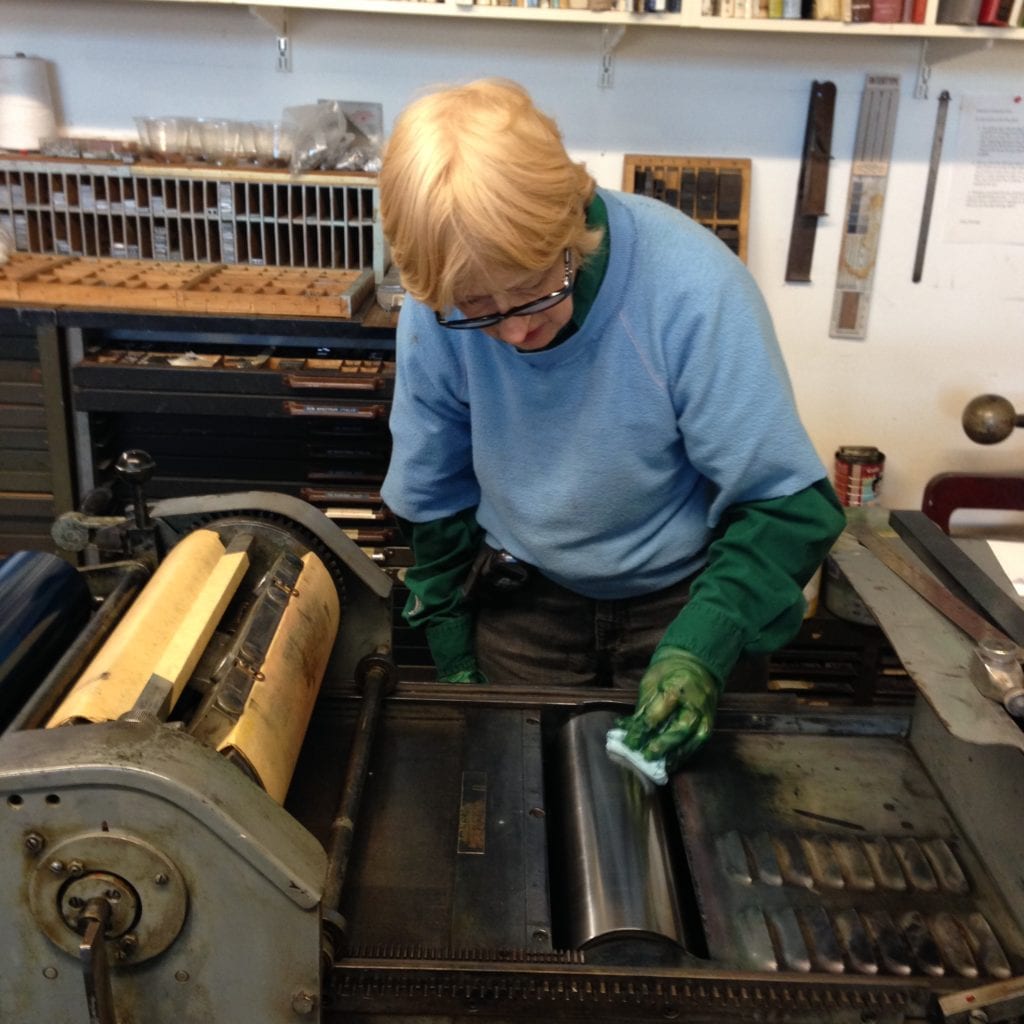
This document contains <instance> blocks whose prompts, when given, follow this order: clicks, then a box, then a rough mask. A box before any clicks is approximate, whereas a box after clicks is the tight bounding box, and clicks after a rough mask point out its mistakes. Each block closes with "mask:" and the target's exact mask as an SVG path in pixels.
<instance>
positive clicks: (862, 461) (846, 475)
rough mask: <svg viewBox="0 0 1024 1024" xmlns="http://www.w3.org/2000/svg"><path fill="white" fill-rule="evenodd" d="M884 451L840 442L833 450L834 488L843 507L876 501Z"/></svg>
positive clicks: (883, 463) (874, 502) (870, 503)
mask: <svg viewBox="0 0 1024 1024" xmlns="http://www.w3.org/2000/svg"><path fill="white" fill-rule="evenodd" d="M884 469H885V453H884V452H880V451H879V450H878V449H877V448H875V447H872V446H869V445H852V444H848V445H841V446H840V447H839V448H838V449H837V450H836V468H835V488H836V494H838V495H839V502H840V504H842V505H844V506H846V507H847V508H857V507H859V506H861V505H876V504H877V503H878V496H879V492H880V491H881V489H882V472H883V470H884Z"/></svg>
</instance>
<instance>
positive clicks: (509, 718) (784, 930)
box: [0, 467, 1024, 1024]
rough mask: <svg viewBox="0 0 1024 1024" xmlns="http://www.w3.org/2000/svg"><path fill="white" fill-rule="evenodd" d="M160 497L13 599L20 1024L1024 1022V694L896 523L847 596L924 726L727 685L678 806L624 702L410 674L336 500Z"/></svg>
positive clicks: (6, 832)
mask: <svg viewBox="0 0 1024 1024" xmlns="http://www.w3.org/2000/svg"><path fill="white" fill-rule="evenodd" d="M130 468H131V467H129V469H130ZM136 468H139V467H136ZM143 468H144V467H143ZM137 497H138V498H139V500H137V501H136V503H135V506H134V508H133V509H132V510H131V512H130V513H129V514H128V515H126V516H124V517H121V518H120V519H118V518H117V517H109V518H107V519H104V520H102V521H100V520H99V519H98V518H97V517H93V519H91V520H90V519H89V517H86V516H78V515H71V516H69V517H65V518H64V520H63V521H62V522H61V523H58V527H57V531H56V533H55V536H58V537H63V538H64V539H65V541H68V538H69V537H72V536H75V535H80V536H79V540H80V541H81V540H82V537H84V536H85V535H88V537H89V538H91V539H93V540H95V537H96V536H97V533H98V531H102V530H105V531H107V536H108V541H109V536H110V531H113V532H114V535H115V536H116V538H117V540H118V543H119V544H121V545H122V548H123V550H122V551H121V557H113V556H112V554H111V549H110V547H109V544H108V552H107V556H106V558H105V560H101V561H99V562H97V563H96V564H91V565H87V566H86V567H84V568H81V569H72V568H71V567H70V566H69V564H68V563H67V562H63V561H62V560H60V559H56V558H55V557H53V559H52V560H53V562H54V563H56V562H60V563H61V565H60V566H59V567H55V566H53V565H50V564H49V563H46V564H44V565H40V566H36V565H33V566H31V567H29V568H26V570H25V575H26V585H25V586H24V587H22V588H21V589H15V590H13V591H11V592H9V594H10V593H13V594H15V595H18V602H19V607H20V605H21V604H23V605H24V606H25V607H28V606H29V605H30V604H31V600H30V597H31V596H32V595H31V594H29V592H30V591H31V589H32V588H31V587H29V586H28V582H29V581H30V578H31V579H34V580H35V582H36V583H37V584H38V586H36V588H35V589H36V590H39V591H40V592H42V591H45V590H46V589H47V587H49V591H50V592H51V594H53V595H57V596H54V598H53V600H54V601H55V608H56V611H55V612H54V613H53V614H50V615H48V616H45V615H44V616H41V617H40V624H38V625H37V626H35V627H33V629H32V630H31V631H29V632H27V633H26V635H25V636H24V637H19V638H18V639H19V643H20V649H21V650H22V653H24V652H26V651H29V650H30V649H32V648H33V647H34V648H35V650H36V654H40V653H44V654H45V655H46V656H47V657H45V658H42V659H39V658H37V659H36V660H35V661H30V660H29V659H28V658H22V659H21V660H20V661H19V662H18V665H19V671H18V673H13V674H11V675H10V676H9V677H8V678H4V677H2V676H0V684H2V685H0V699H2V700H4V701H5V702H6V703H0V716H2V717H0V723H2V725H3V729H4V731H3V734H2V736H0V865H2V872H3V885H2V887H0V894H2V895H0V949H2V950H3V958H2V967H0V1020H2V1021H4V1022H11V1024H15V1022H17V1024H44V1022H45V1024H50V1022H58V1021H59V1022H62V1024H63V1022H69V1024H71V1022H82V1024H86V1022H97V1024H115V1022H116V1024H143V1022H145V1024H159V1022H164V1021H167V1022H171V1021H174V1022H177V1021H210V1022H215V1024H254V1022H265V1024H272V1022H287V1021H324V1022H328V1021H353V1020H364V1019H365V1020H366V1021H371V1020H373V1021H381V1022H385V1021H395V1022H404V1024H414V1022H415V1024H419V1022H424V1021H430V1020H437V1021H442V1020H444V1021H454V1020H459V1021H466V1020H469V1019H471V1018H477V1019H480V1018H486V1019H489V1020H492V1021H518V1020H523V1019H529V1020H536V1019H542V1020H562V1019H566V1020H576V1019H590V1020H596V1019H599V1020H608V1021H665V1020H668V1021H671V1020H676V1019H679V1020H691V1021H707V1022H712V1021H722V1022H725V1021H730V1022H732V1021H779V1022H789V1021H793V1022H821V1021H828V1022H833V1021H834V1022H847V1021H849V1022H857V1024H867V1022H888V1021H892V1022H896V1021H918V1020H921V1021H924V1020H929V1021H942V1020H946V1021H957V1022H959V1021H968V1020H970V1021H975V1022H984V1021H993V1022H994V1021H1003V1020H1015V1019H1020V1016H1021V1014H1022V1013H1024V977H1022V976H1024V875H1022V865H1024V831H1022V829H1021V826H1020V808H1021V806H1022V805H1024V732H1022V731H1021V728H1020V724H1019V720H1018V719H1016V718H1015V717H1014V716H1013V714H1011V713H1010V711H1011V710H1013V711H1014V712H1016V710H1017V707H1016V706H1015V705H1014V704H1013V700H1014V699H1015V698H1014V695H1013V693H1011V692H1010V691H1011V690H1012V689H1013V686H1014V685H1016V684H1015V683H1014V682H1013V673H1012V669H1013V668H1014V667H1015V668H1016V670H1017V674H1018V675H1019V670H1020V664H1019V662H1017V661H1013V660H1012V659H1011V661H1012V664H1011V666H1010V669H1008V670H1007V671H1008V672H1009V675H1006V673H1004V675H1006V678H1008V679H1009V680H1010V681H1009V683H1006V680H1005V679H1003V683H1004V685H1003V689H1002V691H999V690H998V688H997V689H996V690H995V691H994V692H988V693H985V692H983V691H982V688H980V685H979V678H980V677H979V672H981V674H982V676H984V675H985V673H986V672H988V675H989V677H990V678H989V682H990V683H991V682H992V678H994V676H993V671H994V670H993V669H992V666H991V665H985V664H982V665H981V666H980V668H979V664H978V658H979V655H978V645H977V643H976V641H975V640H974V639H972V638H971V637H970V636H969V635H968V634H966V633H965V632H964V631H963V629H962V628H959V627H958V626H955V625H953V624H952V623H951V622H950V621H949V619H948V617H947V615H945V614H943V613H942V612H940V611H939V610H937V609H936V608H935V607H933V605H932V604H931V603H929V602H928V601H927V600H926V599H925V598H923V597H922V596H920V595H919V594H918V593H916V592H915V591H914V590H913V589H911V587H910V586H909V585H908V584H907V583H905V582H904V581H903V580H901V579H900V578H898V576H897V575H895V574H894V572H893V570H892V569H891V568H890V567H889V566H887V565H886V564H884V563H883V561H882V559H881V557H880V556H879V554H878V553H877V552H876V551H874V550H871V548H870V546H869V545H867V543H866V541H867V540H868V538H869V536H871V537H874V538H876V540H877V539H878V538H881V541H882V542H883V543H884V544H885V545H888V546H889V547H890V548H894V549H897V550H899V551H900V553H901V555H902V557H904V558H905V559H908V560H910V561H911V562H912V563H914V564H916V565H917V566H918V567H923V566H924V565H925V562H924V561H923V560H921V559H920V558H919V557H918V556H917V555H915V554H914V553H913V551H912V549H911V545H910V544H909V543H908V542H905V541H904V540H899V539H896V538H894V537H893V536H891V531H890V529H889V525H890V524H887V523H886V522H885V521H884V516H883V517H882V518H881V519H870V518H866V519H865V520H864V521H863V522H862V523H861V524H860V526H859V528H858V530H859V532H856V531H848V532H847V533H846V534H844V535H843V537H842V538H840V541H839V542H838V544H837V545H836V548H835V550H834V551H833V554H832V556H831V557H830V561H829V579H828V583H829V585H831V586H834V587H836V588H837V589H836V591H835V592H836V593H837V594H842V595H845V596H844V600H845V601H846V602H847V603H848V605H849V606H850V607H851V608H853V609H855V613H854V614H855V615H859V616H862V617H866V619H865V621H867V622H871V623H874V622H877V623H878V625H879V626H881V629H882V630H883V631H884V633H885V636H886V637H887V639H888V641H889V642H891V644H892V647H893V649H894V650H895V652H896V653H897V654H898V656H899V659H900V661H901V662H902V664H903V666H904V668H905V669H906V671H907V672H908V673H909V675H910V677H912V679H913V682H914V684H915V686H916V696H915V697H913V699H912V700H907V701H906V702H904V703H902V704H894V705H892V706H882V705H870V706H864V705H857V704H855V703H852V704H851V703H850V702H841V701H836V702H833V701H829V700H824V699H817V698H815V697H813V695H812V696H811V697H808V698H800V697H799V696H794V695H793V694H792V693H789V694H779V693H773V692H768V691H764V692H760V693H737V694H729V693H727V695H726V697H725V698H724V700H723V704H722V707H721V709H720V712H719V716H718V720H717V724H716V730H715V733H714V735H713V737H712V739H711V741H710V743H709V744H708V746H707V747H706V748H705V749H704V750H703V751H702V752H701V753H700V755H699V756H698V757H696V758H695V759H694V760H693V761H692V762H691V763H689V764H688V765H686V766H685V767H684V769H683V770H682V771H680V772H679V773H677V774H676V775H675V776H674V778H672V779H671V780H670V782H669V785H668V786H666V787H663V788H660V789H658V788H655V787H653V786H651V784H650V783H647V782H644V781H641V780H640V779H639V778H638V777H636V776H634V775H633V774H632V773H631V772H630V771H629V770H628V769H626V768H623V767H620V766H618V765H614V764H612V763H611V762H610V761H609V760H608V758H607V756H606V754H605V751H604V735H605V732H606V731H607V728H608V727H609V725H610V723H612V722H613V721H614V720H615V718H616V716H617V715H619V714H623V713H625V712H627V711H628V710H629V709H630V708H631V706H632V698H633V695H632V694H630V693H627V692H622V693H619V692H615V691H606V690H589V691H558V692H534V691H524V690H515V689H511V688H503V687H502V685H501V681H500V680H496V681H494V682H493V684H492V685H490V686H486V687H461V686H450V685H449V686H445V685H439V684H436V683H430V682H423V681H415V680H408V679H403V678H402V674H401V671H400V670H399V669H398V668H396V666H395V664H394V662H393V658H392V621H393V607H392V604H393V594H392V589H393V579H392V577H391V576H389V575H387V574H386V573H385V572H384V571H382V570H381V569H380V568H379V567H378V566H377V565H375V564H374V563H373V562H372V561H371V560H370V558H368V557H367V556H366V555H365V554H364V553H363V551H362V550H361V549H359V548H358V547H357V546H356V545H355V544H354V543H353V542H352V541H350V540H349V539H348V537H346V536H345V535H344V534H343V532H342V531H341V530H339V529H338V528H337V527H336V526H335V525H333V524H332V523H331V522H330V521H329V520H328V519H326V518H325V517H324V516H323V515H322V514H321V513H320V512H319V511H317V510H315V509H313V508H312V507H311V506H309V505H306V504H304V503H303V502H301V501H299V500H298V499H296V498H292V497H286V496H282V495H275V494H268V493H259V492H249V493H244V494H227V495H219V496H215V497H200V498H172V499H166V500H162V501H158V502H155V503H154V504H152V505H147V503H146V502H145V500H144V499H141V496H140V495H137ZM900 515H902V514H900ZM902 522H903V523H904V525H906V524H908V523H909V524H910V528H911V529H910V532H914V531H915V530H916V532H917V534H918V535H920V536H925V537H928V536H930V534H928V531H927V530H925V529H924V528H923V526H922V524H921V523H919V522H916V521H915V519H914V516H913V514H907V515H906V516H905V517H904V519H903V520H902ZM910 532H908V533H905V536H906V537H908V538H909V537H910ZM68 546H71V547H74V546H76V545H75V544H73V543H70V542H68ZM77 546H81V544H80V543H79V544H78V545H77ZM915 550H923V549H922V548H921V547H920V545H916V546H915ZM51 557H52V556H46V558H51ZM18 568H19V567H18V566H14V565H12V566H9V567H8V570H9V571H10V570H17V569H18ZM933 568H934V566H933ZM83 583H84V584H85V586H83V585H82V584H83ZM76 589H77V590H78V591H80V592H81V593H79V594H77V595H76ZM82 593H84V594H85V598H84V600H85V603H86V604H87V606H88V607H87V609H86V613H85V614H84V615H80V618H81V621H80V622H79V621H76V622H75V628H74V629H73V630H71V634H72V635H70V636H69V635H60V634H59V631H57V630H55V629H54V628H52V627H54V624H55V623H56V622H59V621H63V622H65V623H67V622H68V621H71V620H73V619H74V615H75V614H78V613H73V612H72V609H71V603H72V602H74V601H77V602H78V606H79V608H80V607H81V605H82V601H83V598H82V596H81V594H82ZM26 594H29V596H28V597H26ZM60 602H66V603H65V604H61V603H60ZM13 608H14V605H13V604H12V605H11V609H12V610H13ZM1016 610H1017V612H1018V613H1019V611H1020V609H1019V607H1018V608H1017V609H1016ZM1011 617H1012V616H1011ZM43 620H45V623H44V621H43ZM4 621H7V622H10V621H11V618H10V616H8V618H7V619H5V620H4ZM44 625H45V627H46V628H43V627H44ZM1000 626H1001V627H1002V629H1003V630H1006V631H1007V632H1011V631H1012V630H1014V629H1016V628H1017V626H1016V623H1015V622H1009V620H1003V621H1001V622H1000ZM67 632H68V631H67V630H65V634H66V633H67ZM43 648H45V650H42V649H43ZM19 673H20V675H19ZM995 675H996V676H998V673H997V672H996V673H995ZM999 678H1001V679H1002V678H1003V677H999ZM998 681H999V680H998V679H997V682H998ZM11 694H15V695H16V696H14V697H12V696H11ZM1000 695H1002V696H1003V697H1005V698H1006V699H1005V700H1000V699H998V698H999V697H1000Z"/></svg>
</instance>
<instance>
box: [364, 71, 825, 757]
mask: <svg viewBox="0 0 1024 1024" xmlns="http://www.w3.org/2000/svg"><path fill="white" fill-rule="evenodd" d="M380 187H381V213H382V218H383V226H384V233H385V235H386V236H387V238H388V240H389V242H390V244H391V249H392V255H393V258H394V261H395V263H396V264H397V265H398V267H399V269H400V271H401V275H402V283H403V285H404V287H405V288H406V290H407V293H408V295H407V299H406V302H405V304H404V306H403V308H402V313H401V317H400V320H399V326H398V343H397V377H396V389H395V398H394V405H393V409H392V414H391V430H392V435H393V439H394V450H393V456H392V460H391V464H390V468H389V471H388V475H387V479H386V480H385V483H384V489H383V494H384V499H385V501H386V502H387V503H388V505H389V506H390V507H391V509H392V510H393V511H394V512H395V514H396V515H397V516H398V517H399V518H400V519H401V520H402V521H403V526H404V528H405V529H406V531H407V534H408V536H409V539H410V544H411V546H412V548H413V551H414V554H415V558H416V565H415V567H414V568H413V569H412V570H410V572H409V573H408V576H407V583H408V586H409V589H410V591H411V596H410V601H409V604H408V605H407V607H406V617H407V619H408V621H409V622H410V623H412V624H414V625H420V624H421V625H423V626H424V627H425V628H426V635H427V639H428V642H429V644H430V648H431V652H432V654H433V656H434V660H435V663H436V666H437V669H438V677H439V678H440V679H442V680H448V681H451V682H482V681H484V680H490V681H492V682H495V683H501V684H503V685H523V686H536V687H547V686H559V685H562V686H580V685H615V686H636V685H639V692H638V697H637V710H636V713H635V714H634V715H633V716H632V718H631V719H628V720H627V721H626V723H625V726H626V732H625V737H624V743H625V746H626V748H627V749H628V750H632V751H635V752H636V754H637V758H638V759H639V760H641V761H643V760H645V759H646V761H647V762H650V763H652V764H653V763H655V762H658V763H660V768H661V769H664V768H666V767H668V768H671V767H673V766H674V765H676V764H679V763H681V761H682V760H684V759H685V758H686V757H688V756H690V755H691V754H692V753H694V752H695V751H696V750H697V749H698V747H699V746H700V745H701V744H702V743H703V742H704V740H705V739H706V738H707V736H708V734H709V732H710V729H711V725H712V722H713V718H714V714H715V709H716V706H717V701H718V696H719V693H720V692H721V689H722V686H723V685H724V682H725V679H726V678H727V676H728V675H729V672H730V671H731V669H732V668H733V666H734V664H735V662H736V660H737V659H738V657H739V656H740V655H741V654H743V653H756V652H765V651H769V650H772V649H774V648H775V647H777V646H779V645H780V644H782V643H785V642H786V641H787V640H789V639H790V638H791V637H792V635H793V634H794V633H795V631H796V629H797V628H798V627H799V624H800V621H801V618H802V615H803V610H804V603H803V597H802V588H803V586H804V585H805V583H806V582H807V580H808V579H809V578H810V577H811V575H812V574H813V572H814V571H815V569H816V568H817V567H818V565H819V564H820V562H821V560H822V558H823V557H824V555H825V553H826V552H827V550H828V548H829V547H830V545H831V543H832V542H833V540H834V539H835V537H836V536H837V535H838V533H839V532H840V530H841V529H842V526H843V521H844V520H843V515H842V511H841V508H840V506H839V504H838V501H837V500H836V497H835V494H834V493H833V491H832V488H831V486H830V485H829V484H828V481H827V479H826V477H825V472H824V468H823V466H822V464H821V462H820V460H819V459H818V457H817V455H816V454H815V452H814V449H813V446H812V445H811V443H810V441H809V439H808V437H807V435H806V433H805V431H804V429H803V427H802V426H801V424H800V421H799V418H798V416H797V413H796V409H795V406H794V403H793V398H792V394H791V391H790V386H789V382H788V379H787V376H786V372H785V367H784V365H783V362H782V358H781V355H780V352H779V348H778V343H777V341H776V338H775V335H774V331H773V328H772V325H771V321H770V318H769V315H768V312H767V309H766V307H765V304H764V301H763V299H762V298H761V295H760V293H759V292H758V290H757V287H756V285H755V284H754V282H753V280H752V278H751V277H750V275H749V274H748V273H747V271H746V269H745V268H744V266H743V265H742V263H741V262H740V261H739V260H738V259H736V257H735V256H734V255H733V254H732V253H731V252H729V251H728V249H727V248H726V247H725V246H724V245H723V244H722V243H721V242H719V240H718V239H716V238H715V237H714V236H713V235H712V234H711V233H710V232H709V231H707V230H706V229H705V228H703V227H701V226H700V225H698V224H696V223H695V222H694V221H692V220H690V219H689V218H687V217H686V216H684V215H683V214H681V213H679V212H678V211H676V210H673V209H671V208H669V207H668V206H666V205H665V204H662V203H659V202H657V201H655V200H652V199H648V198H645V197H641V196H633V195H626V194H622V193H616V192H611V191H607V190H604V189H598V188H596V187H595V183H594V181H593V179H592V178H591V177H590V175H589V174H588V173H587V171H586V169H585V168H584V167H583V166H582V165H580V164H576V163H574V162H573V161H572V160H571V159H570V157H569V156H568V154H567V153H566V150H565V147H564V145H563V143H562V140H561V137H560V134H559V131H558V129H557V127H556V125H555V123H554V122H553V121H552V120H551V119H550V118H548V117H547V116H545V115H544V114H542V113H541V112H540V111H538V110H537V109H536V107H535V106H534V104H533V103H532V101H531V100H530V97H529V96H528V95H527V93H526V92H525V91H524V90H523V89H522V88H521V87H520V86H518V85H516V84H515V83H512V82H508V81H502V80H481V81H477V82H472V83H470V84H468V85H464V86H457V87H452V88H447V89H442V90H439V91H437V92H434V93H432V94H430V95H427V96H425V97H423V98H421V99H419V100H418V101H416V102H414V103H413V104H412V105H410V106H409V107H408V108H407V109H406V110H405V111H404V112H403V113H402V114H401V115H400V117H399V118H398V120H397V122H396V124H395V128H394V131H393V133H392V136H391V139H390V141H389V143H388V146H387V150H386V153H385V158H384V164H383V170H382V174H381V182H380ZM652 772H653V773H654V774H659V775H660V777H663V774H664V772H663V771H662V772H660V773H659V772H657V771H656V770H655V769H652Z"/></svg>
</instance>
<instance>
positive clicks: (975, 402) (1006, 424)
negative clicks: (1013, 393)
mask: <svg viewBox="0 0 1024 1024" xmlns="http://www.w3.org/2000/svg"><path fill="white" fill-rule="evenodd" d="M963 425H964V433H965V434H967V436H968V437H969V438H970V439H971V440H972V441H976V442H977V443H978V444H997V443H998V442H999V441H1004V440H1006V438H1008V437H1009V436H1010V434H1012V433H1013V428H1014V427H1024V416H1018V415H1017V414H1016V412H1015V411H1014V408H1013V405H1012V403H1011V402H1010V401H1009V400H1008V399H1006V398H1003V397H1002V396H1001V395H978V397H977V398H972V399H971V400H970V401H969V402H968V403H967V406H966V408H965V409H964V413H963Z"/></svg>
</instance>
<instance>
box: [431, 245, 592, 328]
mask: <svg viewBox="0 0 1024 1024" xmlns="http://www.w3.org/2000/svg"><path fill="white" fill-rule="evenodd" d="M574 279H575V275H574V274H573V272H572V252H571V251H570V250H569V249H566V250H565V279H564V280H563V281H562V287H561V288H559V289H558V291H557V292H551V293H550V294H549V295H544V296H542V297H541V298H539V299H534V300H533V301H532V302H524V303H523V304H522V305H521V306H513V307H512V308H511V309H509V310H507V311H506V312H504V313H488V314H486V315H485V316H470V317H465V318H464V319H456V320H449V319H447V318H446V317H443V316H442V315H441V314H440V313H435V314H434V316H435V317H437V322H438V323H439V324H440V325H441V326H442V327H447V328H448V329H449V330H452V331H473V330H477V329H479V328H482V327H493V326H494V325H495V324H500V323H501V322H502V320H507V319H508V318H509V317H510V316H532V315H533V314H534V313H543V312H544V310H545V309H551V307H552V306H557V305H558V304H559V303H560V302H564V301H565V300H566V299H567V298H568V297H569V295H570V293H571V292H572V289H573V285H574V284H575V280H574Z"/></svg>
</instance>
